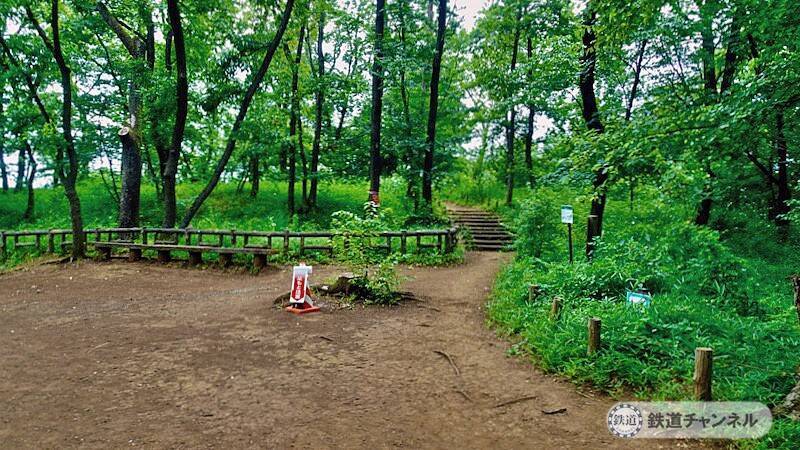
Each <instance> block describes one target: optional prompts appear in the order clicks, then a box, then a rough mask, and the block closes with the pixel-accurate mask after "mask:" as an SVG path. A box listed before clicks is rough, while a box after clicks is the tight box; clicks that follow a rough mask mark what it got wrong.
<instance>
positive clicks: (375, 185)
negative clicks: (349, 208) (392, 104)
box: [369, 0, 386, 203]
mask: <svg viewBox="0 0 800 450" xmlns="http://www.w3.org/2000/svg"><path fill="white" fill-rule="evenodd" d="M385 23H386V2H385V0H375V54H374V56H373V63H372V115H371V123H372V130H371V133H370V169H369V174H370V176H369V178H370V183H369V189H370V195H369V200H371V201H376V202H377V203H379V202H380V197H379V195H380V194H379V192H380V188H381V171H382V170H383V158H382V156H381V114H382V112H383V76H384V70H383V30H384V27H385Z"/></svg>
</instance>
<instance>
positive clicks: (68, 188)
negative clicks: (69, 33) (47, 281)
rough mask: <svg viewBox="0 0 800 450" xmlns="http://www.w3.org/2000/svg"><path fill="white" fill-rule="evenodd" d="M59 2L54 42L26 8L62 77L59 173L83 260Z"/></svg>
mask: <svg viewBox="0 0 800 450" xmlns="http://www.w3.org/2000/svg"><path fill="white" fill-rule="evenodd" d="M58 3H59V0H52V1H51V4H50V28H51V32H52V34H53V40H52V41H51V40H50V38H49V37H48V36H47V33H45V31H44V29H43V28H42V26H41V25H40V24H39V22H38V21H37V19H36V17H35V15H34V13H33V11H32V10H31V9H30V8H29V7H26V8H25V12H26V14H27V16H28V19H29V20H30V22H31V23H32V24H33V26H34V28H35V29H36V32H37V33H38V34H39V37H40V38H41V40H42V42H43V43H44V45H45V47H46V48H47V50H48V51H49V52H50V54H51V55H52V56H53V59H55V61H56V64H57V65H58V71H59V73H60V75H61V91H62V99H61V133H62V138H63V139H62V140H61V141H59V143H58V147H57V152H56V173H57V174H58V178H59V180H60V181H61V184H62V185H63V186H64V193H65V195H66V197H67V201H68V202H69V210H70V219H71V222H72V257H73V258H83V257H84V255H85V253H86V235H85V234H84V233H83V216H82V215H81V201H80V198H79V197H78V191H77V186H76V184H77V181H78V169H79V164H80V161H79V159H78V152H77V150H76V149H75V140H74V138H73V135H72V71H71V69H70V67H69V64H68V63H67V60H66V58H65V57H64V52H63V50H62V48H61V33H60V30H59V24H58V20H59V11H58ZM65 153H66V157H67V170H66V171H64V161H63V158H64V154H65Z"/></svg>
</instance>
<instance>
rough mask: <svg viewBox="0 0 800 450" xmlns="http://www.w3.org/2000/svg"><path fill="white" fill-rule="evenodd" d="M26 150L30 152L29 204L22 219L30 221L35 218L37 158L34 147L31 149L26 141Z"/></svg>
mask: <svg viewBox="0 0 800 450" xmlns="http://www.w3.org/2000/svg"><path fill="white" fill-rule="evenodd" d="M25 150H26V152H27V154H28V172H29V173H28V204H27V206H26V207H25V213H24V214H23V215H22V220H24V221H26V222H30V221H32V220H33V215H34V211H35V198H34V195H35V194H34V190H33V182H34V180H36V159H34V157H33V149H31V145H30V143H28V142H25Z"/></svg>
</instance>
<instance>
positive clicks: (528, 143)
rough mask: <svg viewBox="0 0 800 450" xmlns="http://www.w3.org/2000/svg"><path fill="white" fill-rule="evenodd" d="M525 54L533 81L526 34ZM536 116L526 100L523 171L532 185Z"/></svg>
mask: <svg viewBox="0 0 800 450" xmlns="http://www.w3.org/2000/svg"><path fill="white" fill-rule="evenodd" d="M527 44H528V45H527V52H526V53H527V56H528V83H531V82H532V81H533V63H532V60H533V42H532V40H531V37H530V36H528V42H527ZM535 117H536V107H535V106H534V104H533V102H530V101H529V102H528V123H527V124H526V127H525V171H526V172H527V173H528V180H527V181H528V185H529V186H530V187H533V182H534V179H533V151H532V148H533V127H534V119H535Z"/></svg>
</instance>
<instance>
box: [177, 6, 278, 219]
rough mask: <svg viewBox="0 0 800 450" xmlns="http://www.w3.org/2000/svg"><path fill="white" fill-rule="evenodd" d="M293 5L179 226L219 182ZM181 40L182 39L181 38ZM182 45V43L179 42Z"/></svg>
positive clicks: (274, 37)
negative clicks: (200, 187)
mask: <svg viewBox="0 0 800 450" xmlns="http://www.w3.org/2000/svg"><path fill="white" fill-rule="evenodd" d="M293 7H294V0H287V1H286V6H285V7H284V10H283V14H282V15H281V22H280V25H278V30H277V32H276V33H275V36H273V38H272V41H270V44H269V48H268V49H267V53H266V55H264V59H263V61H261V67H260V68H259V69H258V72H256V73H255V75H254V76H253V79H252V80H251V81H250V86H249V87H248V88H247V92H246V93H245V95H244V98H243V99H242V103H241V105H239V113H238V114H237V115H236V120H235V121H234V122H233V127H232V128H231V132H230V134H229V136H228V143H227V144H226V146H225V151H224V152H223V153H222V156H221V157H220V160H219V161H218V162H217V166H216V168H215V169H214V173H213V175H212V176H211V179H210V180H208V184H206V186H205V187H204V188H203V191H202V192H200V195H198V196H197V198H196V199H194V202H192V205H191V206H190V207H189V209H188V210H187V211H186V214H185V215H184V216H183V220H182V221H181V227H183V228H186V227H188V226H189V224H190V223H191V222H192V219H193V218H194V216H195V215H196V214H197V212H198V211H199V210H200V207H201V206H203V202H205V201H206V199H207V198H208V197H209V196H210V195H211V193H212V192H213V191H214V188H216V187H217V184H218V183H219V179H220V177H221V176H222V172H224V171H225V166H226V165H227V164H228V160H230V158H231V155H232V154H233V150H234V149H235V148H236V138H237V137H238V134H239V129H240V128H241V126H242V122H244V119H245V117H246V116H247V110H248V109H249V108H250V104H251V103H252V102H253V98H254V97H255V95H256V92H257V91H258V88H259V87H260V86H261V82H262V81H263V80H264V76H265V75H266V74H267V70H269V66H270V64H271V63H272V57H273V56H274V55H275V52H276V51H277V50H278V45H280V42H281V39H282V38H283V33H284V32H285V31H286V27H287V25H288V24H289V18H290V17H291V15H292V8H293ZM181 40H182V39H181ZM177 41H178V38H177V35H176V36H175V54H176V57H177V54H178V51H177V49H178V45H177V43H178V42H177ZM181 46H182V43H181Z"/></svg>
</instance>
